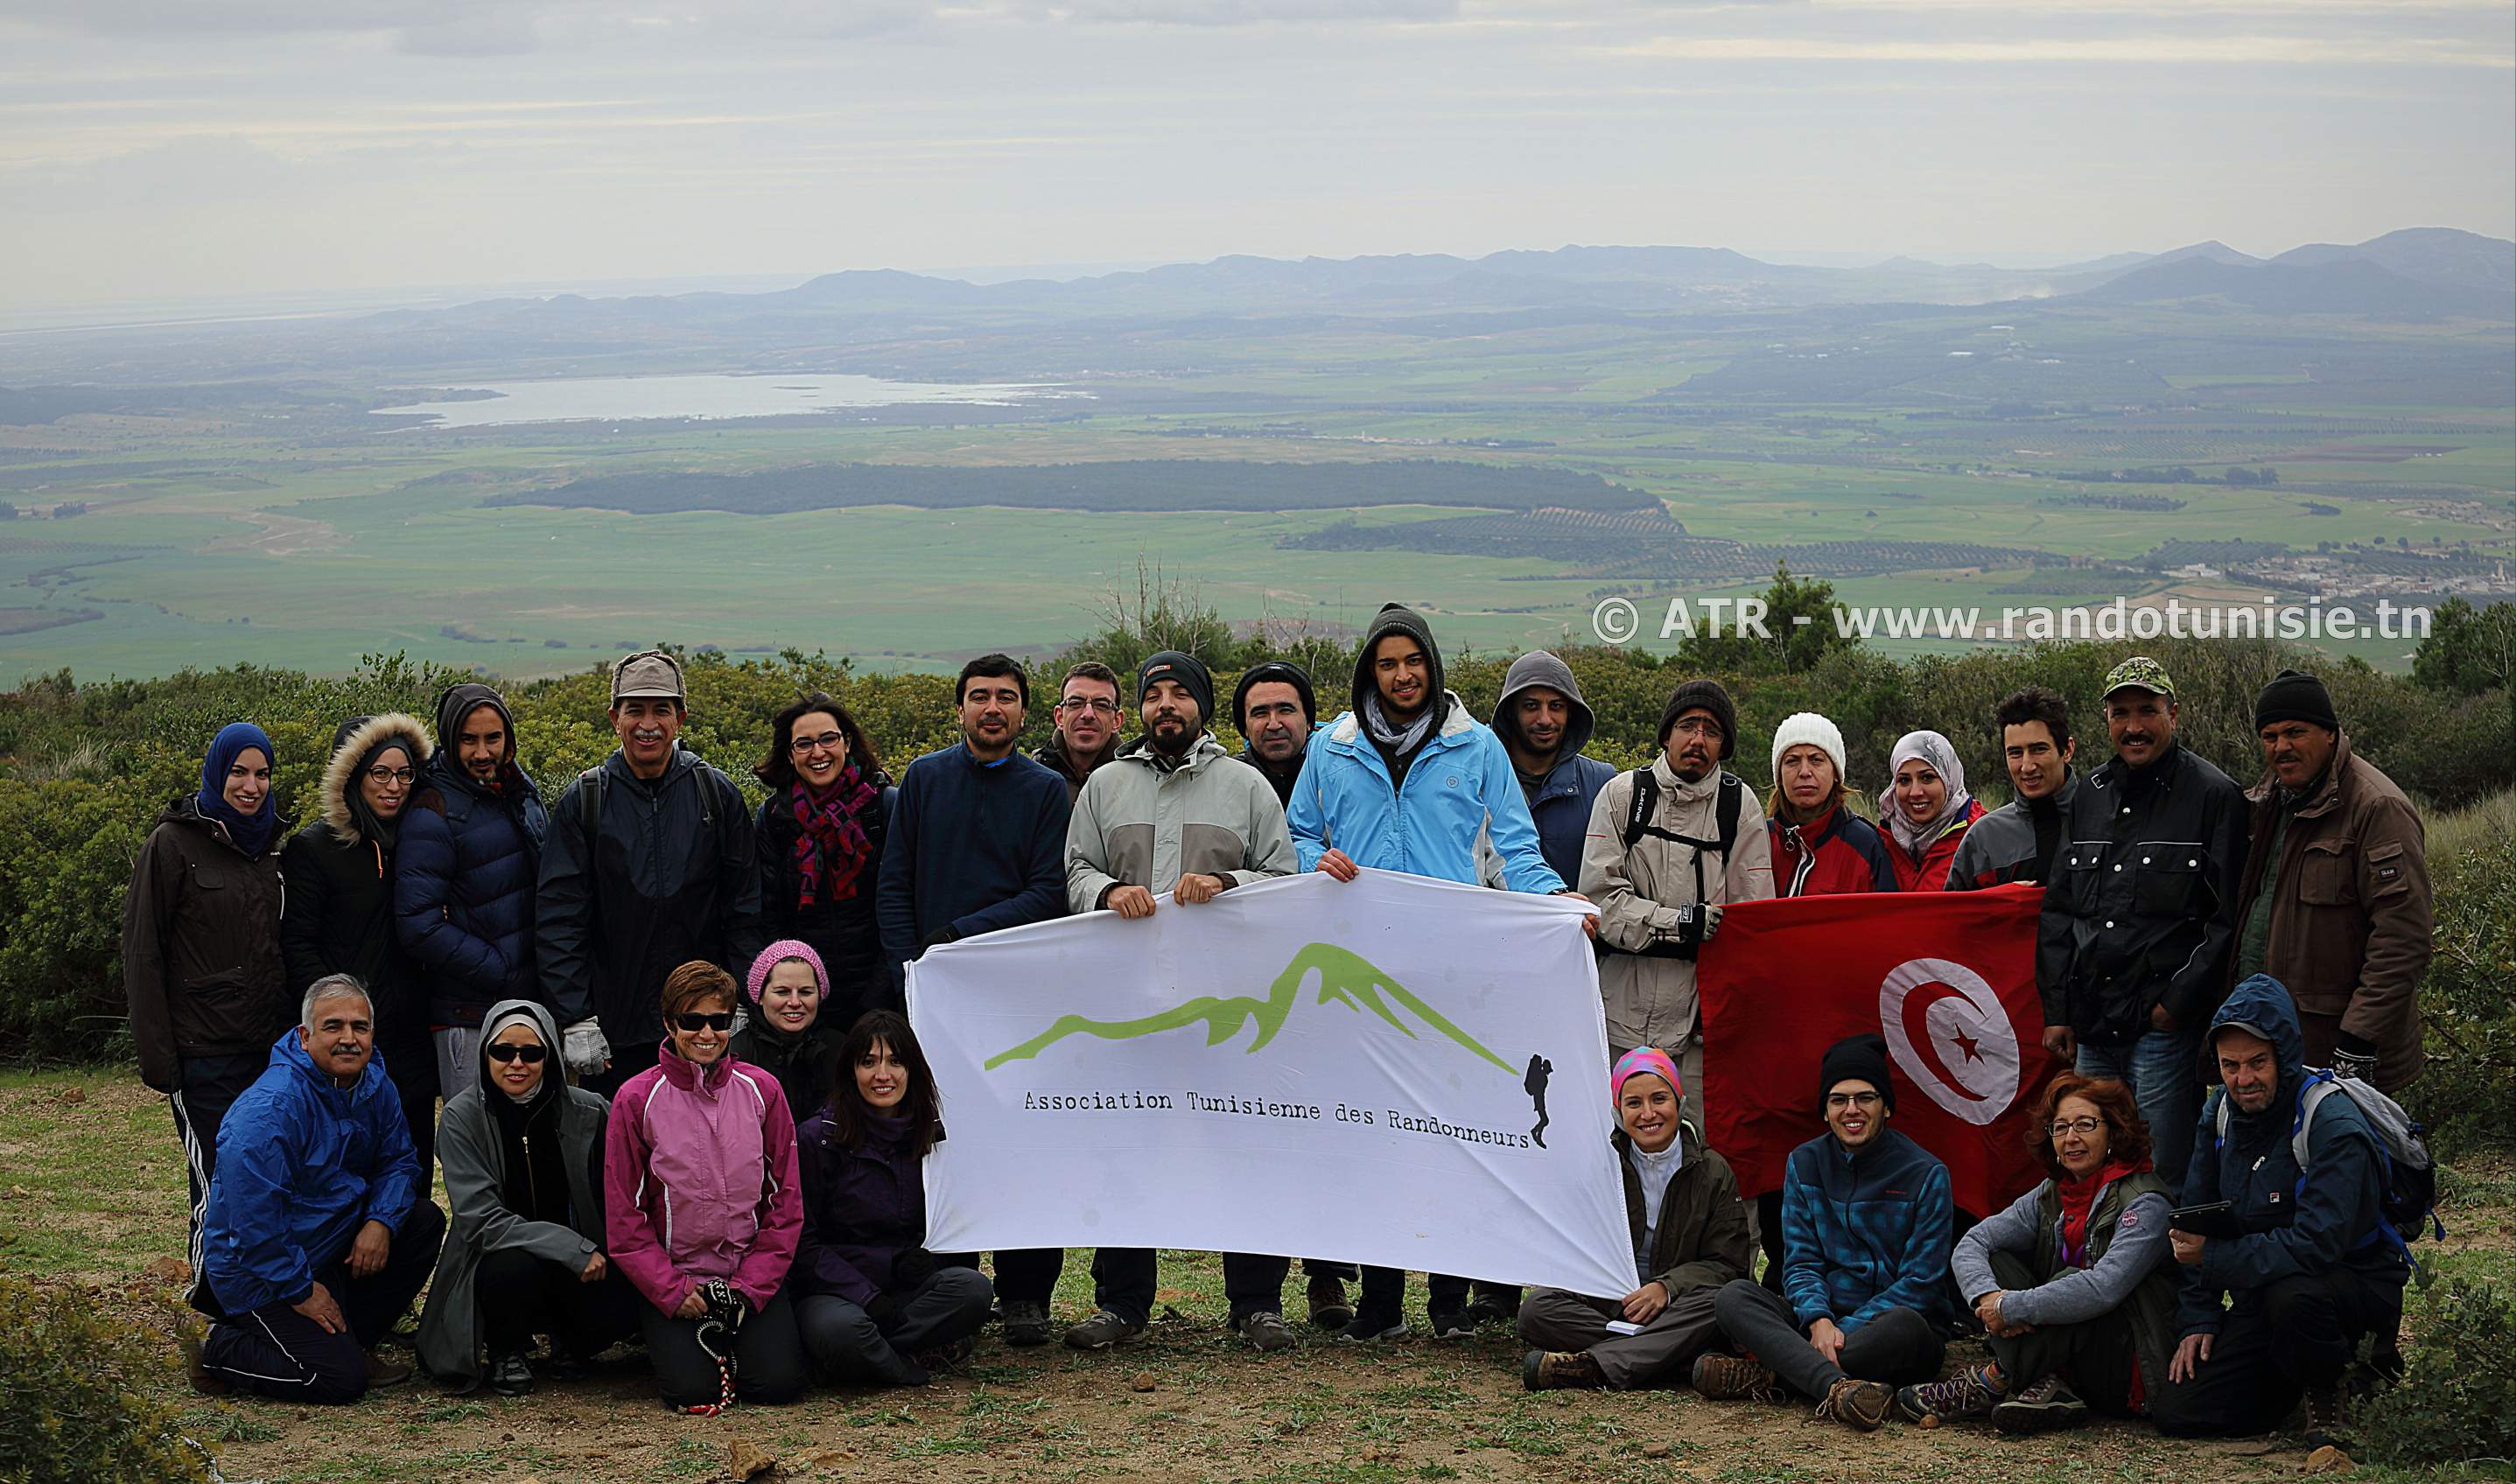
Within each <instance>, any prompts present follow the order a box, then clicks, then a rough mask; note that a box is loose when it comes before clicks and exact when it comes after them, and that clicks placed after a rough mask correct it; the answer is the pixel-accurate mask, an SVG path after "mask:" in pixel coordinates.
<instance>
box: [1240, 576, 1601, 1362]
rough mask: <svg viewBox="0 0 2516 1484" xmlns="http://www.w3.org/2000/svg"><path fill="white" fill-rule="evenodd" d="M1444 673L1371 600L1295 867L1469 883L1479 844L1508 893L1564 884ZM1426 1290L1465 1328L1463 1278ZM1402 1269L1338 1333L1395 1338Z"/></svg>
mask: <svg viewBox="0 0 2516 1484" xmlns="http://www.w3.org/2000/svg"><path fill="white" fill-rule="evenodd" d="M1442 680H1443V677H1442V651H1441V650H1440V649H1439V648H1437V647H1435V645H1434V643H1433V631H1432V630H1431V629H1430V628H1429V627H1427V626H1426V625H1425V623H1424V620H1423V619H1422V618H1421V617H1419V616H1417V615H1416V613H1415V612H1414V611H1413V610H1412V609H1410V608H1407V607H1405V605H1404V604H1401V603H1390V604H1388V605H1387V606H1385V607H1383V608H1382V609H1381V610H1380V613H1379V616H1378V617H1376V618H1374V619H1373V620H1372V623H1371V628H1370V629H1369V630H1368V631H1367V632H1365V633H1364V635H1363V647H1362V648H1361V649H1360V650H1359V651H1357V652H1356V655H1355V662H1354V687H1353V690H1352V695H1353V709H1352V710H1350V711H1347V712H1345V713H1344V714H1342V715H1340V716H1339V717H1338V718H1337V719H1336V720H1335V721H1331V722H1329V723H1328V724H1327V725H1326V726H1325V727H1323V728H1321V730H1320V731H1319V732H1318V733H1317V734H1316V735H1314V736H1313V737H1312V739H1311V744H1310V748H1309V750H1308V753H1307V754H1306V756H1305V757H1304V759H1303V762H1302V771H1301V776H1299V777H1298V778H1296V779H1294V780H1293V793H1292V799H1291V802H1290V803H1289V804H1287V806H1286V808H1285V811H1284V822H1285V823H1286V824H1287V825H1288V826H1289V827H1290V828H1291V831H1292V836H1293V853H1294V856H1295V858H1296V859H1298V860H1299V861H1300V863H1301V869H1302V870H1305V871H1323V872H1326V873H1327V874H1328V875H1329V876H1332V877H1334V878H1335V879H1336V880H1338V881H1341V882H1350V881H1353V880H1354V879H1355V878H1356V877H1357V876H1358V875H1360V874H1362V872H1363V870H1365V869H1371V870H1381V871H1409V872H1412V873H1414V874H1415V875H1417V876H1430V877H1436V878H1438V879H1440V880H1443V881H1453V882H1462V883H1466V884H1468V885H1471V886H1473V885H1475V884H1476V883H1477V882H1478V880H1479V879H1480V874H1481V873H1480V869H1479V847H1480V845H1481V844H1482V845H1483V846H1484V847H1485V848H1486V849H1488V850H1490V852H1491V854H1492V856H1493V858H1494V859H1495V860H1496V861H1497V862H1498V863H1499V866H1500V870H1501V874H1502V880H1503V885H1504V886H1508V887H1509V888H1510V889H1512V890H1514V891H1536V892H1554V893H1567V894H1569V893H1571V891H1572V888H1571V887H1570V886H1566V885H1565V884H1564V878H1563V877H1562V876H1561V875H1559V874H1558V873H1557V872H1556V870H1555V868H1554V867H1553V866H1550V865H1548V864H1547V863H1546V856H1545V854H1544V852H1543V851H1542V850H1540V849H1539V847H1538V842H1537V828H1536V826H1535V825H1534V824H1533V823H1532V822H1531V819H1530V817H1529V803H1528V801H1527V800H1526V799H1524V798H1523V797H1522V795H1521V790H1520V780H1519V777H1518V776H1517V775H1516V774H1515V773H1514V772H1513V771H1512V764H1511V755H1510V754H1509V753H1507V752H1505V751H1504V750H1503V745H1502V740H1501V739H1500V738H1498V737H1496V736H1495V735H1494V734H1493V731H1492V729H1491V728H1490V727H1488V726H1485V725H1484V724H1482V723H1480V722H1479V721H1477V720H1476V718H1474V717H1473V716H1470V715H1469V714H1468V708H1467V704H1466V703H1465V702H1463V701H1461V700H1460V699H1459V698H1458V696H1457V695H1456V694H1455V693H1453V692H1452V691H1450V690H1448V689H1446V688H1445V687H1444V685H1443V683H1442ZM1431 1289H1432V1295H1431V1302H1430V1303H1429V1304H1428V1306H1427V1316H1428V1317H1429V1318H1430V1319H1431V1321H1432V1325H1433V1334H1434V1337H1435V1338H1436V1339H1440V1338H1443V1337H1445V1336H1451V1335H1466V1334H1471V1333H1474V1331H1475V1329H1476V1320H1475V1319H1473V1318H1471V1317H1470V1316H1469V1314H1468V1302H1467V1297H1468V1280H1467V1279H1465V1278H1454V1277H1450V1276H1447V1275H1441V1274H1437V1275H1435V1276H1434V1277H1433V1279H1432V1283H1431ZM1405 1291H1406V1275H1405V1273H1403V1272H1400V1271H1398V1270H1396V1269H1395V1268H1385V1267H1366V1268H1364V1269H1363V1301H1362V1303H1361V1304H1359V1305H1358V1306H1357V1307H1356V1309H1355V1316H1354V1319H1353V1321H1352V1322H1351V1323H1349V1324H1347V1326H1346V1327H1345V1331H1344V1334H1345V1336H1346V1338H1347V1339H1350V1340H1381V1339H1386V1338H1388V1337H1390V1336H1394V1335H1402V1334H1404V1333H1405V1330H1406V1324H1405V1319H1404V1317H1403V1316H1402V1313H1401V1310H1402V1309H1403V1308H1404V1306H1405ZM1488 1309H1489V1312H1491V1313H1492V1314H1493V1315H1494V1316H1495V1317H1507V1316H1508V1314H1509V1313H1510V1312H1511V1309H1510V1308H1509V1307H1507V1306H1505V1305H1502V1304H1500V1303H1495V1304H1490V1305H1488Z"/></svg>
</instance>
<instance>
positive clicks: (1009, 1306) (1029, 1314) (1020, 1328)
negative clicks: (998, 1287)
mask: <svg viewBox="0 0 2516 1484" xmlns="http://www.w3.org/2000/svg"><path fill="white" fill-rule="evenodd" d="M1005 1343H1007V1344H1009V1345H1012V1346H1013V1347H1014V1348H1016V1349H1026V1348H1028V1347H1029V1346H1031V1345H1044V1344H1046V1343H1048V1305H1047V1304H1045V1303H1040V1302H1038V1301H1036V1300H1034V1299H1029V1298H1008V1299H1006V1300H1005Z"/></svg>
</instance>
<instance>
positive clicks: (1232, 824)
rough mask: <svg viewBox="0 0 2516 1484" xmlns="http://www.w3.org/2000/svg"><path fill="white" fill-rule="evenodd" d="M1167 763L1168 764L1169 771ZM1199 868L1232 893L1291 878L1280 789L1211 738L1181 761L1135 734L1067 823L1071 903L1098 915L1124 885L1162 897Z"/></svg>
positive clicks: (1097, 775)
mask: <svg viewBox="0 0 2516 1484" xmlns="http://www.w3.org/2000/svg"><path fill="white" fill-rule="evenodd" d="M1166 763H1167V765H1165V764H1166ZM1191 872H1195V873H1196V874H1198V875H1201V876H1215V877H1220V878H1221V879H1222V881H1223V885H1224V887H1225V889H1227V890H1229V889H1230V888H1232V887H1234V886H1247V885H1249V884H1250V883H1251V882H1256V881H1264V880H1266V879H1267V878H1268V877H1271V876H1289V875H1291V874H1292V872H1293V842H1292V838H1291V836H1289V835H1288V834H1287V833H1286V832H1285V827H1284V811H1283V809H1282V808H1281V807H1279V805H1278V804H1277V803H1276V793H1275V790H1273V789H1271V788H1269V787H1268V786H1267V780H1266V779H1265V778H1263V777H1261V776H1259V775H1258V774H1257V773H1256V772H1254V771H1253V770H1251V769H1249V768H1245V767H1239V766H1236V765H1235V764H1234V763H1233V760H1232V758H1231V757H1230V756H1229V755H1227V754H1226V753H1225V752H1224V750H1223V744H1221V743H1219V742H1217V741H1215V740H1214V736H1213V734H1212V733H1210V732H1209V733H1207V734H1205V735H1203V736H1200V737H1198V738H1197V739H1196V741H1195V743H1193V744H1191V745H1190V747H1189V750H1188V751H1187V753H1185V754H1184V755H1182V757H1181V758H1180V760H1179V761H1178V762H1177V763H1168V760H1166V759H1164V758H1163V757H1162V756H1161V754H1159V753H1157V752H1155V751H1154V750H1153V739H1152V738H1151V737H1143V736H1140V737H1137V738H1136V739H1135V740H1133V741H1131V742H1129V743H1128V744H1127V745H1126V746H1125V747H1122V748H1120V749H1119V750H1118V756H1117V757H1116V758H1114V759H1112V760H1111V761H1110V762H1108V763H1103V764H1102V765H1101V766H1099V767H1097V768H1095V769H1093V770H1092V778H1091V781H1089V782H1087V783H1086V784H1084V785H1083V792H1082V793H1081V794H1079V795H1077V796H1075V800H1074V814H1073V817H1072V818H1071V819H1070V820H1069V822H1068V824H1067V827H1066V906H1067V910H1068V911H1069V912H1091V911H1094V910H1096V909H1098V908H1099V907H1100V906H1101V905H1102V898H1103V897H1105V896H1106V895H1108V894H1109V892H1110V891H1111V889H1112V888H1114V887H1117V886H1143V887H1145V888H1146V889H1148V890H1150V891H1153V892H1154V893H1155V894H1157V895H1158V894H1159V893H1161V892H1164V891H1168V890H1169V889H1171V888H1172V887H1173V886H1177V885H1179V879H1180V878H1181V877H1182V876H1184V875H1187V874H1189V873H1191Z"/></svg>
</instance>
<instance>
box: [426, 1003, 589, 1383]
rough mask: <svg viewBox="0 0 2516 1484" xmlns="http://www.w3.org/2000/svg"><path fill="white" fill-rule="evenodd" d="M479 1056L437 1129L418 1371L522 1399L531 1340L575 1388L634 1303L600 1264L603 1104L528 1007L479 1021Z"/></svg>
mask: <svg viewBox="0 0 2516 1484" xmlns="http://www.w3.org/2000/svg"><path fill="white" fill-rule="evenodd" d="M478 1046H479V1051H478V1052H477V1055H478V1058H479V1061H480V1065H479V1066H478V1067H476V1068H474V1069H473V1071H472V1073H471V1074H470V1075H469V1076H468V1077H466V1078H465V1079H464V1087H463V1090H462V1091H461V1092H457V1093H455V1094H454V1096H453V1098H452V1100H450V1101H449V1102H447V1103H446V1105H445V1121H444V1123H443V1125H442V1126H441V1127H440V1129H439V1130H438V1139H437V1148H438V1154H439V1157H440V1160H441V1162H442V1163H443V1165H444V1168H445V1204H446V1206H447V1207H448V1208H450V1220H449V1222H448V1228H447V1234H446V1242H445V1251H444V1252H442V1253H440V1254H439V1256H438V1259H437V1276H436V1277H435V1278H433V1279H431V1280H430V1281H429V1285H428V1306H427V1308H426V1309H424V1310H422V1311H421V1313H420V1316H419V1360H420V1364H421V1365H423V1366H425V1367H426V1368H427V1370H428V1374H429V1375H431V1376H433V1377H435V1378H436V1379H437V1380H438V1381H442V1382H445V1383H447V1384H449V1385H451V1386H453V1387H454V1388H456V1389H458V1390H462V1391H470V1390H472V1389H473V1388H475V1387H477V1386H479V1385H480V1384H481V1383H482V1381H487V1383H488V1386H489V1389H490V1390H492V1391H495V1392H497V1393H498V1394H499V1395H501V1396H522V1395H524V1393H525V1392H527V1391H530V1390H531V1389H532V1388H533V1367H532V1363H531V1362H530V1361H528V1360H527V1359H526V1358H525V1356H526V1354H527V1352H529V1351H530V1350H531V1349H532V1347H533V1337H534V1336H535V1335H546V1336H548V1337H550V1354H551V1358H550V1360H549V1361H548V1362H547V1363H546V1366H545V1369H546V1370H547V1371H548V1372H549V1374H550V1375H552V1376H554V1377H557V1378H559V1379H561V1380H563V1381H567V1380H574V1379H575V1378H577V1377H578V1376H581V1375H582V1374H583V1372H584V1367H585V1363H586V1361H588V1360H589V1359H591V1358H592V1357H594V1356H595V1355H596V1354H599V1353H600V1352H601V1351H603V1350H604V1349H605V1348H607V1347H608V1346H609V1345H612V1344H614V1343H616V1342H618V1341H620V1340H626V1339H627V1338H629V1336H630V1335H632V1334H634V1333H636V1331H637V1328H638V1295H637V1293H636V1291H635V1290H633V1289H631V1288H630V1287H629V1284H628V1281H627V1280H626V1279H624V1278H622V1277H621V1276H620V1273H619V1271H618V1269H616V1268H614V1267H613V1266H612V1265H611V1263H610V1260H609V1259H608V1258H607V1257H604V1255H603V1239H604V1230H603V1203H602V1200H601V1198H600V1194H599V1187H600V1186H601V1184H602V1180H603V1134H604V1125H605V1121H606V1119H607V1118H608V1116H609V1114H610V1105H609V1104H608V1103H606V1102H605V1101H604V1100H603V1099H602V1097H601V1096H599V1095H597V1094H596V1093H593V1092H587V1091H585V1090H584V1089H582V1088H571V1087H569V1086H568V1085H567V1083H566V1079H564V1078H563V1077H561V1076H560V1064H559V1048H560V1033H559V1021H558V1020H557V1019H556V1018H554V1017H553V1016H552V1014H551V1012H550V1011H549V1010H544V1009H543V1008H542V1007H541V1006H539V1005H537V1004H535V1003H533V1002H532V1001H530V1000H501V1001H499V1002H498V1003H497V1004H495V1005H493V1006H491V1007H489V1010H488V1011H487V1013H485V1014H483V1015H482V1017H481V1029H480V1038H479V1041H478ZM484 1341H485V1343H486V1344H487V1346H488V1352H489V1363H488V1366H487V1367H486V1369H485V1371H484V1369H483V1368H482V1364H481V1349H482V1344H483V1342H484Z"/></svg>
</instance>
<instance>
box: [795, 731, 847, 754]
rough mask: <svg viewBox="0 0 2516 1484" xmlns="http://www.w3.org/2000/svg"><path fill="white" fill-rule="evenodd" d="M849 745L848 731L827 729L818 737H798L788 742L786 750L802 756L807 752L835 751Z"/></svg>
mask: <svg viewBox="0 0 2516 1484" xmlns="http://www.w3.org/2000/svg"><path fill="white" fill-rule="evenodd" d="M847 745H848V738H847V733H845V732H837V731H825V732H823V733H821V734H820V735H819V736H818V737H797V738H796V739H795V740H794V741H792V742H789V743H787V744H786V750H787V751H788V752H790V753H793V754H794V755H795V756H796V757H798V758H800V757H802V756H804V755H805V754H806V753H816V752H819V753H834V752H837V751H839V750H840V749H841V748H844V747H846V746H847Z"/></svg>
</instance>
